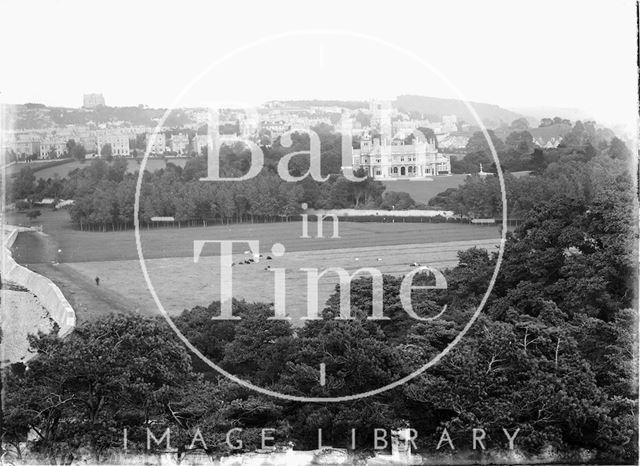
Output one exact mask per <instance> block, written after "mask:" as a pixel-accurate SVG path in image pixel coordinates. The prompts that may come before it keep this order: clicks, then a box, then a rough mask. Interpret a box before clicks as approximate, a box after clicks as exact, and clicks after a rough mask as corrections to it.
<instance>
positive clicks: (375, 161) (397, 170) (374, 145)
mask: <svg viewBox="0 0 640 466" xmlns="http://www.w3.org/2000/svg"><path fill="white" fill-rule="evenodd" d="M352 159H353V168H354V169H358V168H363V169H364V170H365V171H366V172H367V174H368V175H369V176H371V177H372V178H374V179H383V178H426V177H430V176H438V175H449V174H451V161H450V159H449V155H448V154H442V153H440V152H438V150H437V148H436V142H435V140H433V139H431V140H426V141H418V140H414V143H413V144H405V143H404V142H403V141H401V140H387V138H375V139H374V140H373V141H372V140H371V138H370V137H369V136H368V135H363V137H362V140H361V142H360V149H354V150H353V152H352Z"/></svg>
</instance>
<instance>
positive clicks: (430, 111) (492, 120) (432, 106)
mask: <svg viewBox="0 0 640 466" xmlns="http://www.w3.org/2000/svg"><path fill="white" fill-rule="evenodd" d="M469 104H471V106H472V107H473V109H474V110H475V111H476V113H477V114H478V116H479V117H480V119H481V120H482V122H483V123H484V125H485V126H488V127H491V128H495V127H498V126H500V124H501V123H505V124H510V123H511V122H512V121H513V120H516V119H518V118H522V117H523V115H521V114H519V113H516V112H512V111H511V110H507V109H506V108H502V107H500V106H498V105H493V104H486V103H481V102H469ZM394 105H395V107H397V108H398V109H399V110H401V111H403V112H407V113H408V112H419V113H422V114H424V115H426V116H427V118H429V117H431V118H433V117H437V118H440V117H442V116H443V115H455V116H457V117H458V119H459V120H460V119H461V120H464V121H465V122H467V123H469V124H471V125H477V124H478V122H477V121H476V119H475V118H474V117H473V115H472V114H471V112H470V111H469V109H468V108H467V106H466V105H465V104H464V102H463V101H462V100H459V99H443V98H440V97H425V96H419V95H401V96H398V98H397V99H396V101H395V102H394Z"/></svg>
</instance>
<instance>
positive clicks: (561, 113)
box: [511, 106, 593, 121]
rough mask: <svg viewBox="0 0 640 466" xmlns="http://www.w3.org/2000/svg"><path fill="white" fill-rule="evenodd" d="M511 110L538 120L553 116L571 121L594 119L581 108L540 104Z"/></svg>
mask: <svg viewBox="0 0 640 466" xmlns="http://www.w3.org/2000/svg"><path fill="white" fill-rule="evenodd" d="M511 110H513V111H514V112H519V113H522V114H523V115H527V116H531V117H534V118H537V119H538V120H541V119H542V118H553V117H560V118H566V119H568V120H571V121H576V120H582V121H585V120H593V117H591V116H590V115H589V114H587V113H586V112H585V111H583V110H580V109H579V108H568V107H550V106H539V107H515V108H512V109H511Z"/></svg>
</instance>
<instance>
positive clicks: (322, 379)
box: [320, 362, 327, 387]
mask: <svg viewBox="0 0 640 466" xmlns="http://www.w3.org/2000/svg"><path fill="white" fill-rule="evenodd" d="M325 371H326V366H325V364H324V363H323V362H321V363H320V386H322V387H324V384H325V383H327V380H326V374H325Z"/></svg>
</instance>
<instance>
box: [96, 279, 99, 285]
mask: <svg viewBox="0 0 640 466" xmlns="http://www.w3.org/2000/svg"><path fill="white" fill-rule="evenodd" d="M96 286H100V277H96Z"/></svg>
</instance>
